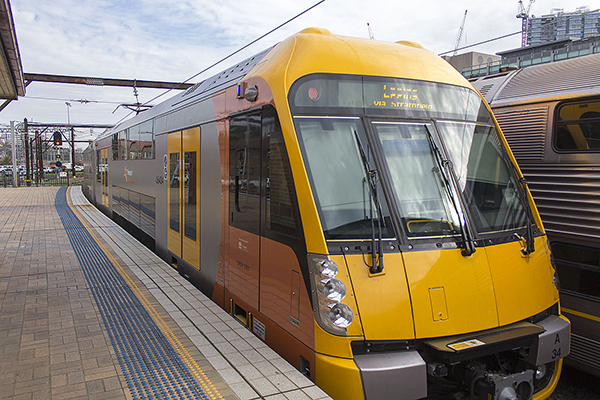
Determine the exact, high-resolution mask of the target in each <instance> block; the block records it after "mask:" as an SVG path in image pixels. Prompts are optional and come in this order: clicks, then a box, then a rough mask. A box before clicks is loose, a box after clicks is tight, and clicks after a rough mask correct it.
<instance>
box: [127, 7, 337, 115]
mask: <svg viewBox="0 0 600 400" xmlns="http://www.w3.org/2000/svg"><path fill="white" fill-rule="evenodd" d="M324 2H325V0H320V1H319V2H317V3H315V4H313V5H312V6H310V7H308V8H307V9H305V10H304V11H302V12H300V13H299V14H296V15H295V16H293V17H292V18H290V19H288V20H287V21H285V22H283V23H282V24H280V25H278V26H277V27H275V28H273V29H271V30H270V31H268V32H267V33H265V34H263V35H261V36H259V37H258V38H256V39H254V40H253V41H251V42H249V43H247V44H245V45H244V46H242V47H240V48H239V49H237V50H236V51H234V52H233V53H231V54H229V55H227V56H225V57H223V58H221V59H220V60H219V61H217V62H215V63H213V64H211V65H210V66H208V67H206V68H204V69H203V70H202V71H200V72H198V73H196V74H194V75H192V76H190V77H189V78H187V79H186V80H185V81H183V82H181V83H180V84H184V83H187V82H189V81H191V80H192V79H194V78H196V77H197V76H199V75H201V74H203V73H205V72H206V71H208V70H210V69H211V68H213V67H215V66H217V65H219V64H220V63H222V62H223V61H225V60H227V59H229V58H231V57H233V56H234V55H236V54H238V53H239V52H241V51H243V50H245V49H247V48H248V47H250V46H252V45H253V44H254V43H256V42H258V41H259V40H261V39H264V38H265V37H267V36H269V35H270V34H271V33H273V32H275V31H277V30H279V29H281V28H282V27H284V26H285V25H287V24H289V23H290V22H292V21H294V20H295V19H297V18H299V17H300V16H302V15H304V14H306V13H307V12H309V11H310V10H312V9H313V8H315V7H317V6H319V5H321V4H322V3H324ZM171 90H173V89H168V90H166V91H164V92H163V93H161V94H159V95H158V96H155V97H153V98H152V99H150V100H148V101H146V102H145V103H144V104H143V105H148V104H149V103H151V102H153V101H155V100H158V99H159V98H161V97H162V96H164V95H166V94H167V93H169V92H170V91H171ZM132 113H133V112H130V113H129V114H127V115H126V116H124V117H123V118H121V119H120V120H119V121H118V122H117V123H116V124H115V125H118V124H119V123H120V122H121V121H123V120H124V119H125V118H127V117H129V116H130V115H131V114H132Z"/></svg>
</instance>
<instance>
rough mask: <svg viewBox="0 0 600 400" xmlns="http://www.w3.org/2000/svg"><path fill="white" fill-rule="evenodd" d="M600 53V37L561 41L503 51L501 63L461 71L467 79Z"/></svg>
mask: <svg viewBox="0 0 600 400" xmlns="http://www.w3.org/2000/svg"><path fill="white" fill-rule="evenodd" d="M598 53H600V36H592V37H586V38H585V39H577V40H573V39H570V38H569V39H560V40H556V41H554V42H546V43H542V44H538V45H533V46H526V47H518V48H516V49H513V50H506V51H501V52H499V53H497V54H498V56H500V57H501V60H499V61H494V62H492V63H485V64H474V65H472V66H469V67H463V68H462V69H460V70H459V71H461V73H462V74H463V76H465V77H467V78H474V77H478V76H485V75H492V74H497V73H500V72H506V71H510V70H513V69H517V68H525V67H528V66H530V65H538V64H545V63H550V62H557V61H562V60H567V59H570V58H576V57H583V56H587V55H590V54H598ZM496 57H497V56H496ZM498 58H499V57H498Z"/></svg>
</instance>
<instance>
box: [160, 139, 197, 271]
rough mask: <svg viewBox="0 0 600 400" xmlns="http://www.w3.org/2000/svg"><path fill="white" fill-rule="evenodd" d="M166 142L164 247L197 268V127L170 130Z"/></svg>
mask: <svg viewBox="0 0 600 400" xmlns="http://www.w3.org/2000/svg"><path fill="white" fill-rule="evenodd" d="M167 146H168V160H167V162H168V165H169V185H168V194H167V201H168V203H169V207H168V216H167V218H168V221H169V224H168V237H167V245H168V249H169V251H171V253H173V254H174V255H175V256H176V257H178V258H179V259H181V260H183V261H185V262H186V263H188V264H189V265H191V266H192V267H194V268H196V269H200V243H199V242H200V234H199V233H200V218H199V216H200V127H196V128H192V129H186V130H184V131H179V132H173V133H170V134H169V136H168V139H167Z"/></svg>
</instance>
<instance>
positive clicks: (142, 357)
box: [55, 187, 208, 400]
mask: <svg viewBox="0 0 600 400" xmlns="http://www.w3.org/2000/svg"><path fill="white" fill-rule="evenodd" d="M66 192H67V189H66V188H64V187H63V188H61V189H59V191H58V193H57V195H56V198H55V207H56V210H57V212H58V214H59V216H60V219H61V222H62V224H63V226H64V228H65V230H66V232H67V236H68V237H69V241H70V242H71V245H72V246H73V249H74V251H75V254H76V256H77V259H78V261H79V263H80V264H81V268H82V269H83V272H84V275H85V278H86V280H87V283H88V285H89V287H90V290H91V291H92V294H93V296H94V299H95V301H96V304H97V306H98V309H99V310H100V314H101V316H102V319H103V321H104V324H105V326H106V329H107V331H108V334H109V337H110V340H111V343H112V345H113V348H114V349H115V352H116V353H117V359H118V360H119V364H120V365H121V369H122V370H123V373H124V375H125V380H126V382H127V384H128V386H129V388H130V391H131V394H132V396H133V398H134V399H140V400H142V399H154V398H160V397H161V395H162V394H164V393H169V394H170V395H172V396H175V395H176V396H178V397H181V398H186V399H208V395H207V394H206V393H205V391H204V390H203V389H202V387H201V385H200V383H199V382H198V381H197V379H196V378H195V377H194V375H193V374H192V373H191V371H190V370H189V368H188V367H187V365H186V364H185V363H184V362H183V360H182V359H181V357H180V356H179V354H178V353H177V352H176V351H175V349H173V347H172V346H171V343H170V342H169V341H168V340H167V338H166V337H165V336H164V334H163V332H162V331H161V330H160V328H159V327H158V326H157V325H156V323H155V322H154V320H153V319H152V317H151V316H150V315H149V314H148V311H147V310H146V309H145V308H144V306H143V305H142V304H141V303H140V300H139V299H138V298H137V296H136V295H135V293H134V292H133V290H132V289H131V287H129V285H128V284H127V282H125V280H124V278H123V277H122V276H121V274H120V273H119V272H118V271H117V269H116V268H115V266H114V265H113V264H112V262H111V261H110V260H109V258H108V257H107V255H106V254H105V253H104V252H103V251H102V249H101V248H100V246H99V245H98V244H97V243H96V241H95V240H94V239H93V237H92V235H91V234H90V233H89V232H88V231H87V229H86V228H85V227H84V226H83V224H82V223H81V221H80V220H79V219H78V218H77V216H76V215H75V214H74V213H73V211H72V210H71V208H70V207H69V205H68V204H67V197H66Z"/></svg>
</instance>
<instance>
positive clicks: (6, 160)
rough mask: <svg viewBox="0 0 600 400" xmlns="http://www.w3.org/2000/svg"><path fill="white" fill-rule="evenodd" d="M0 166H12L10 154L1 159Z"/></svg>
mask: <svg viewBox="0 0 600 400" xmlns="http://www.w3.org/2000/svg"><path fill="white" fill-rule="evenodd" d="M0 164H2V165H12V157H11V156H10V154H7V155H5V156H4V157H3V158H2V162H0Z"/></svg>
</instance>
